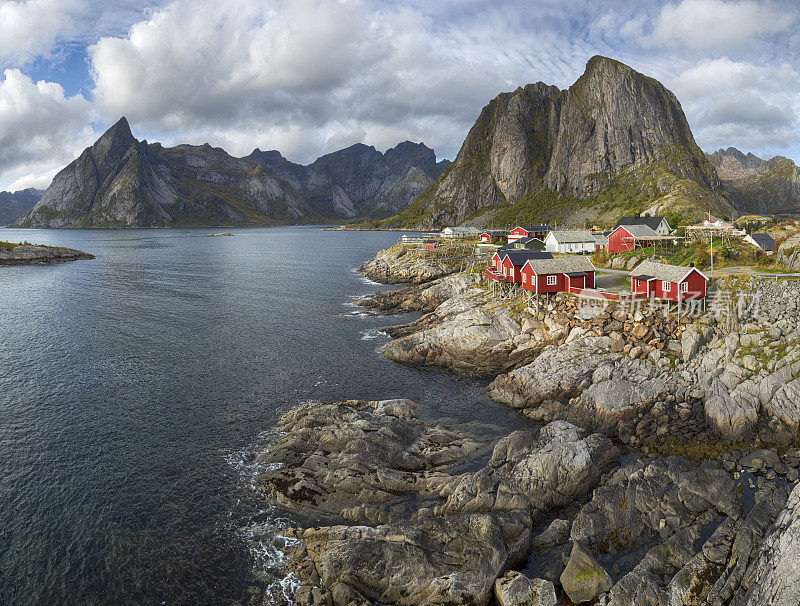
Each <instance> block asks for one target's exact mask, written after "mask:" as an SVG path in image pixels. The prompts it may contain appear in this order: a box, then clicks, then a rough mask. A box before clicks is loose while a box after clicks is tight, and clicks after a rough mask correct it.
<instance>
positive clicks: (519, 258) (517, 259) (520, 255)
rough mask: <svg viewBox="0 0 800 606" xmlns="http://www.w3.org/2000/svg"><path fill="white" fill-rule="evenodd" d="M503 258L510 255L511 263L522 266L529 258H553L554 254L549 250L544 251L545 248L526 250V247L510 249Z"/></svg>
mask: <svg viewBox="0 0 800 606" xmlns="http://www.w3.org/2000/svg"><path fill="white" fill-rule="evenodd" d="M502 256H503V258H504V259H505V257H508V258H509V260H510V261H511V263H512V264H513V265H514V266H515V267H520V266H521V265H525V261H527V260H529V259H552V258H553V255H552V253H549V252H544V251H543V250H524V249H517V250H509V251H506V252H505V254H504V255H502Z"/></svg>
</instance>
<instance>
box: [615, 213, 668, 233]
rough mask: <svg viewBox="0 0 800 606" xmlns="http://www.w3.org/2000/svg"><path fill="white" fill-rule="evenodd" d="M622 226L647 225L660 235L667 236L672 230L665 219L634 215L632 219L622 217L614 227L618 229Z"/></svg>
mask: <svg viewBox="0 0 800 606" xmlns="http://www.w3.org/2000/svg"><path fill="white" fill-rule="evenodd" d="M620 225H624V226H625V227H627V226H628V225H646V226H647V227H649V228H650V229H652V230H653V231H654V232H656V233H658V234H659V235H662V236H665V235H667V234H668V233H669V232H670V231H672V228H671V227H670V225H669V223H667V220H666V219H665V218H664V217H648V216H646V215H634V216H632V217H622V218H621V219H620V220H619V221H617V224H616V225H615V226H614V228H615V229H616V228H617V227H619V226H620Z"/></svg>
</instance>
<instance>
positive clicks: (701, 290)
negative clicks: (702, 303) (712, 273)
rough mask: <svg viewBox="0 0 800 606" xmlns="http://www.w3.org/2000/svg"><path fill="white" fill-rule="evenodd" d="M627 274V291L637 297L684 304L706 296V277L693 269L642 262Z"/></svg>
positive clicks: (691, 267)
mask: <svg viewBox="0 0 800 606" xmlns="http://www.w3.org/2000/svg"><path fill="white" fill-rule="evenodd" d="M629 275H630V277H631V292H632V293H633V294H634V295H638V296H640V297H646V298H655V299H664V300H666V301H688V300H690V299H701V298H703V297H705V296H706V286H707V283H708V278H707V277H706V276H705V275H704V274H703V273H702V272H701V271H700V270H698V269H697V268H696V267H694V266H690V267H681V266H679V265H667V264H666V263H656V262H655V261H642V262H641V263H640V264H639V266H638V267H637V268H636V269H634V270H633V271H632V272H631V273H630V274H629Z"/></svg>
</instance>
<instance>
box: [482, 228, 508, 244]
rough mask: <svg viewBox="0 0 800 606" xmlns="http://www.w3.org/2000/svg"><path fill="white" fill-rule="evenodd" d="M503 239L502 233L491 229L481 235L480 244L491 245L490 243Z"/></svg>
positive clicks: (503, 234) (504, 234)
mask: <svg viewBox="0 0 800 606" xmlns="http://www.w3.org/2000/svg"><path fill="white" fill-rule="evenodd" d="M505 237H506V233H505V232H504V231H498V230H495V229H492V230H488V231H485V232H483V233H482V234H481V242H482V243H484V244H491V243H492V242H502V241H503V239H504V238H505Z"/></svg>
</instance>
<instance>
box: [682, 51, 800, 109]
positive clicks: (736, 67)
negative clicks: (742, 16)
mask: <svg viewBox="0 0 800 606" xmlns="http://www.w3.org/2000/svg"><path fill="white" fill-rule="evenodd" d="M672 86H673V88H674V91H675V93H676V94H678V95H679V96H681V97H682V98H684V99H688V100H692V99H695V98H697V97H702V96H709V95H716V94H719V93H729V94H733V93H736V92H739V91H742V90H745V89H757V90H761V91H764V92H784V91H785V92H791V91H798V90H800V73H798V72H797V71H796V70H795V68H794V66H792V65H789V64H786V63H783V64H777V65H755V64H753V63H748V62H746V61H732V60H731V59H728V58H727V57H720V58H718V59H703V60H701V61H699V62H698V63H697V64H696V65H693V66H692V67H690V68H689V69H687V70H686V71H684V72H683V73H681V74H680V75H679V76H678V78H676V79H675V80H674V81H673V83H672Z"/></svg>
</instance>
